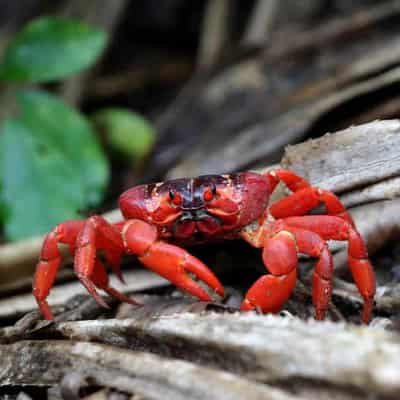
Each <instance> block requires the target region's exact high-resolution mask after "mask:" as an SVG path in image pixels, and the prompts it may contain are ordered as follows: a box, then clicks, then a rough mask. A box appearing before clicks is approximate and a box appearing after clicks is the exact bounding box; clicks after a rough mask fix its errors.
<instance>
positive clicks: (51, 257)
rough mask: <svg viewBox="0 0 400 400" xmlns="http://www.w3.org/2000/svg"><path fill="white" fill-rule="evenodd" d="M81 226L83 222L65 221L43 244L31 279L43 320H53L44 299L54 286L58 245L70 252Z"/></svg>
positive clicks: (58, 263) (49, 234)
mask: <svg viewBox="0 0 400 400" xmlns="http://www.w3.org/2000/svg"><path fill="white" fill-rule="evenodd" d="M83 224H84V222H83V221H65V222H64V223H62V224H59V225H57V226H56V227H55V228H54V229H53V230H52V231H51V232H49V233H48V234H47V236H46V238H45V240H44V242H43V246H42V250H41V252H40V258H39V262H38V264H37V267H36V272H35V277H34V278H33V290H32V293H33V296H34V297H35V299H36V301H37V303H38V306H39V309H40V311H41V313H42V315H43V316H44V318H45V319H53V314H52V312H51V310H50V307H49V305H48V303H47V301H46V298H47V296H48V295H49V292H50V289H51V287H52V286H53V284H54V280H55V278H56V274H57V271H58V268H59V266H60V263H61V253H60V250H59V249H58V244H59V243H64V244H67V245H68V246H69V248H70V250H71V251H73V250H74V245H75V241H76V237H77V236H78V233H79V231H80V230H81V229H82V227H83Z"/></svg>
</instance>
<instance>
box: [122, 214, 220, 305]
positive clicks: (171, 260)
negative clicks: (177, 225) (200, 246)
mask: <svg viewBox="0 0 400 400" xmlns="http://www.w3.org/2000/svg"><path fill="white" fill-rule="evenodd" d="M122 239H123V241H124V244H125V248H126V251H127V252H129V253H133V254H136V255H137V256H138V259H139V261H140V262H141V263H142V264H144V265H145V266H146V267H147V268H149V269H151V270H152V271H154V272H156V273H158V274H159V275H161V276H163V277H164V278H166V279H168V280H169V281H170V282H172V283H173V284H174V285H176V286H178V287H179V288H181V289H183V290H185V291H187V292H188V293H190V294H192V295H194V296H196V297H198V298H199V299H200V300H203V301H211V300H212V299H211V297H210V296H209V294H208V293H207V292H206V291H205V290H204V289H203V288H202V287H201V286H199V285H198V284H197V283H196V282H195V281H194V280H192V279H191V278H190V276H189V275H188V272H190V273H192V274H194V275H196V276H197V277H198V278H199V279H201V280H202V281H203V282H205V283H206V284H207V285H208V286H209V287H211V288H212V289H213V290H214V291H215V292H216V293H218V294H219V295H220V296H223V295H224V288H223V287H222V285H221V283H220V282H219V281H218V279H217V277H216V276H215V275H214V274H213V273H212V272H211V271H210V270H209V269H208V268H207V267H206V266H205V265H204V264H203V263H202V262H201V261H200V260H198V259H197V258H195V257H193V256H192V255H190V254H189V253H188V252H187V251H185V250H184V249H182V248H180V247H178V246H175V245H172V244H168V243H166V242H163V241H162V240H159V238H158V232H157V228H156V227H154V226H153V225H150V224H148V223H146V222H144V221H141V220H130V221H127V223H126V224H125V226H124V227H123V229H122Z"/></svg>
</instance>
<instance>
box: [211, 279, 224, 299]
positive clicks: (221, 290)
mask: <svg viewBox="0 0 400 400" xmlns="http://www.w3.org/2000/svg"><path fill="white" fill-rule="evenodd" d="M213 289H214V292H215V293H217V295H218V296H221V297H225V290H224V287H223V286H222V285H221V283H219V282H218V286H217V287H214V288H213Z"/></svg>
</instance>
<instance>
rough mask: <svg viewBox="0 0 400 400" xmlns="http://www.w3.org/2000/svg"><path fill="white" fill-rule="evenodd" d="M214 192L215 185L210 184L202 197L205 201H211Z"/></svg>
mask: <svg viewBox="0 0 400 400" xmlns="http://www.w3.org/2000/svg"><path fill="white" fill-rule="evenodd" d="M216 194H217V188H216V187H215V185H212V186H210V187H208V188H207V189H205V190H204V192H203V198H204V200H205V201H211V200H212V199H213V198H214V196H215V195H216Z"/></svg>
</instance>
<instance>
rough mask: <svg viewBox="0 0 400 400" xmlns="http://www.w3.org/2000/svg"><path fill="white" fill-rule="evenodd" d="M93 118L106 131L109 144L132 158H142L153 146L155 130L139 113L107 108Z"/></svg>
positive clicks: (118, 151) (138, 159)
mask: <svg viewBox="0 0 400 400" xmlns="http://www.w3.org/2000/svg"><path fill="white" fill-rule="evenodd" d="M93 120H94V122H95V124H96V126H98V127H100V128H101V129H102V130H103V131H104V133H105V138H106V142H107V144H108V145H109V146H110V147H111V148H112V149H113V150H114V151H116V152H117V153H119V154H121V155H122V156H124V157H126V158H128V159H130V160H131V159H132V158H133V159H134V160H135V161H136V162H137V161H140V160H142V159H143V158H144V157H145V156H146V155H147V154H148V153H149V151H150V150H151V149H152V147H153V144H154V140H155V130H154V128H153V127H152V126H151V124H150V123H149V122H148V121H147V120H146V119H145V118H144V117H142V116H141V115H139V114H137V113H134V112H131V111H128V110H125V109H119V108H107V109H104V110H101V111H98V112H96V113H95V114H94V115H93Z"/></svg>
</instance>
